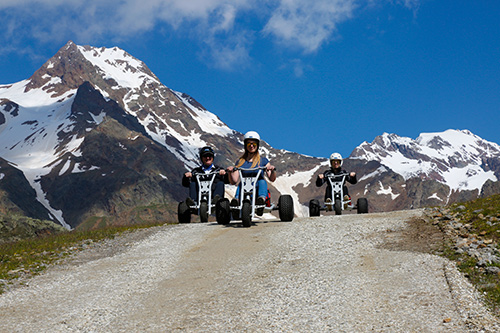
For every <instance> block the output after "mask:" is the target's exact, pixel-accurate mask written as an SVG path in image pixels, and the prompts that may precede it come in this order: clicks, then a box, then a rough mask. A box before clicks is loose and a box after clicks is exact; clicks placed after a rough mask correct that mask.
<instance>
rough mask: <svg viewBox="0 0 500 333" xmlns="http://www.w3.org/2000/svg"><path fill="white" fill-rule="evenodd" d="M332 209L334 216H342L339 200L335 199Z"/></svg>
mask: <svg viewBox="0 0 500 333" xmlns="http://www.w3.org/2000/svg"><path fill="white" fill-rule="evenodd" d="M333 209H335V215H342V201H341V200H340V199H335V203H334V205H333Z"/></svg>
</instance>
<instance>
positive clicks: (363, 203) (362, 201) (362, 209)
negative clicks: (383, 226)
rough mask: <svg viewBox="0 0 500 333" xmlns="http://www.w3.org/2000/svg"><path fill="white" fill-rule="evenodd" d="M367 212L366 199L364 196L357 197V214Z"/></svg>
mask: <svg viewBox="0 0 500 333" xmlns="http://www.w3.org/2000/svg"><path fill="white" fill-rule="evenodd" d="M366 213H368V200H367V199H366V198H359V199H358V214H366Z"/></svg>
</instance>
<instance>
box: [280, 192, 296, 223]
mask: <svg viewBox="0 0 500 333" xmlns="http://www.w3.org/2000/svg"><path fill="white" fill-rule="evenodd" d="M278 210H279V215H280V220H281V221H283V222H290V221H292V220H293V217H294V213H293V199H292V196H291V195H289V194H284V195H280V198H279V199H278Z"/></svg>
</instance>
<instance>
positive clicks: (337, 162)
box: [316, 153, 358, 202]
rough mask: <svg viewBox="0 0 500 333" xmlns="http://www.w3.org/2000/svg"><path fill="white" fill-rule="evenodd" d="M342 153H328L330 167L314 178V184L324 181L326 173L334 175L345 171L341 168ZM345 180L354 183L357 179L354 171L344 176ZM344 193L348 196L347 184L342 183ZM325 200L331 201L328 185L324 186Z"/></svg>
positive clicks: (318, 184)
mask: <svg viewBox="0 0 500 333" xmlns="http://www.w3.org/2000/svg"><path fill="white" fill-rule="evenodd" d="M342 163H343V160H342V155H340V154H339V153H333V154H331V155H330V169H328V170H326V171H325V172H324V173H322V174H320V175H318V178H316V186H317V187H321V185H323V184H324V183H325V182H326V176H328V174H330V173H333V174H334V175H338V174H340V173H347V171H345V170H342ZM345 180H346V181H348V182H349V183H351V184H356V183H357V182H358V180H357V179H356V173H355V172H351V173H349V175H347V177H346V178H345ZM343 192H344V195H347V196H349V191H348V190H347V186H345V183H344V188H343ZM325 202H332V189H331V187H330V186H327V187H326V191H325Z"/></svg>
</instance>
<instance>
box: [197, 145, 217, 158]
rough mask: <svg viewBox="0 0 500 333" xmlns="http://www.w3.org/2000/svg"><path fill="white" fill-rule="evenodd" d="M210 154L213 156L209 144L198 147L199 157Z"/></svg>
mask: <svg viewBox="0 0 500 333" xmlns="http://www.w3.org/2000/svg"><path fill="white" fill-rule="evenodd" d="M208 155H210V156H212V157H214V155H215V154H214V150H213V149H212V147H209V146H205V147H203V148H201V149H200V159H201V158H202V157H203V156H208Z"/></svg>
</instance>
